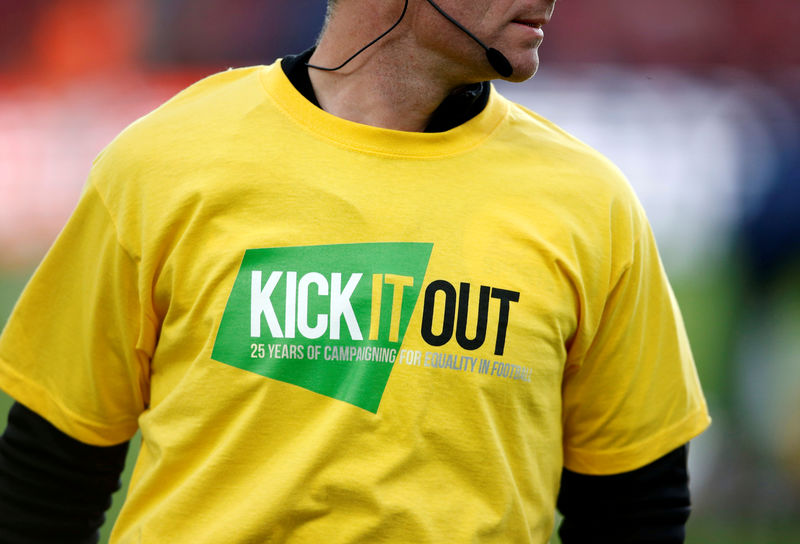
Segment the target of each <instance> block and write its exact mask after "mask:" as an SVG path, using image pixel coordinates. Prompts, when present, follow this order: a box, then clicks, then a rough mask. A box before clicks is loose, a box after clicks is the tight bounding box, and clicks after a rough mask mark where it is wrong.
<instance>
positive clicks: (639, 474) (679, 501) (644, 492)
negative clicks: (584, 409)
mask: <svg viewBox="0 0 800 544" xmlns="http://www.w3.org/2000/svg"><path fill="white" fill-rule="evenodd" d="M687 452H688V447H687V446H681V447H680V448H678V449H676V450H674V451H672V452H670V453H668V454H667V455H665V456H664V457H661V458H660V459H657V460H656V461H654V462H652V463H650V464H649V465H646V466H644V467H642V468H640V469H637V470H633V471H631V472H625V473H623V474H614V475H609V476H588V475H585V474H578V473H575V472H572V471H570V470H567V469H564V470H563V472H562V475H561V491H560V493H559V497H558V509H559V511H560V512H561V513H562V515H563V516H564V520H563V521H562V523H561V525H560V527H559V530H558V534H559V536H560V537H561V542H562V543H563V544H578V543H585V542H591V543H592V544H605V543H614V544H633V543H636V544H679V543H681V542H683V541H684V538H685V524H686V521H687V520H688V519H689V513H690V510H691V501H690V497H689V475H688V471H687Z"/></svg>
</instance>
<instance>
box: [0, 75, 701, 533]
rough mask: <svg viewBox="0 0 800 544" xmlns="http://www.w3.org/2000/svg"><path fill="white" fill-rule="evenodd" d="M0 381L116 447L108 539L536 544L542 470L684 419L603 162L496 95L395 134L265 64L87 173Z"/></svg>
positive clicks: (688, 399) (671, 326)
mask: <svg viewBox="0 0 800 544" xmlns="http://www.w3.org/2000/svg"><path fill="white" fill-rule="evenodd" d="M0 386H1V387H2V388H3V389H4V390H6V391H7V392H8V393H9V394H11V395H12V396H13V397H15V398H16V399H18V400H19V401H20V402H22V403H23V404H26V405H27V406H29V407H30V408H31V409H33V410H35V411H36V412H38V413H40V414H41V415H43V416H44V417H46V418H47V419H48V420H50V421H51V422H52V423H53V424H54V425H56V426H57V427H58V428H60V429H61V430H63V431H64V432H66V433H68V434H70V435H71V436H73V437H75V438H77V439H79V440H82V441H84V442H87V443H90V444H98V445H110V444H114V443H118V442H122V441H124V440H127V439H128V438H130V437H131V435H132V434H133V433H134V432H135V431H136V429H137V428H139V429H141V431H142V438H143V442H142V448H141V453H140V455H139V459H138V461H137V464H136V469H135V472H134V476H133V479H132V482H131V487H130V492H129V496H128V498H127V500H126V503H125V506H124V507H123V510H122V512H121V514H120V517H119V519H118V522H117V525H116V527H115V530H114V533H113V536H112V542H117V543H120V544H123V543H124V544H128V543H155V542H192V543H194V544H201V543H206V542H207V543H215V544H216V543H219V542H226V543H234V542H236V543H245V542H246V543H256V542H258V543H261V542H275V543H278V542H289V543H317V542H326V543H333V544H336V543H355V542H370V543H374V542H414V543H424V542H431V543H441V542H504V543H508V542H515V543H516V542H533V543H543V542H546V541H547V539H548V537H549V535H550V533H551V530H552V526H553V513H554V507H555V498H556V495H557V492H558V483H559V476H560V473H561V469H562V466H567V467H568V468H570V469H572V470H574V471H578V472H584V473H589V474H608V473H616V472H622V471H627V470H632V469H634V468H638V467H640V466H643V465H645V464H647V463H648V462H651V461H653V460H655V459H656V458H658V457H660V456H662V455H664V454H665V453H667V452H669V451H670V450H672V449H674V448H676V447H678V446H680V445H682V444H684V443H685V442H687V441H688V440H689V439H691V438H692V437H694V436H695V435H697V434H698V433H700V432H701V431H702V430H703V429H704V428H705V427H706V426H707V424H708V422H709V419H708V415H707V410H706V406H705V402H704V400H703V396H702V393H701V390H700V387H699V385H698V381H697V376H696V373H695V369H694V363H693V361H692V357H691V354H690V351H689V346H688V343H687V340H686V336H685V332H684V327H683V324H682V322H681V318H680V314H679V312H678V309H677V306H676V304H675V300H674V297H673V295H672V293H671V291H670V288H669V285H668V283H667V279H666V277H665V275H664V271H663V269H662V266H661V263H660V260H659V257H658V253H657V250H656V246H655V242H654V241H653V237H652V234H651V231H650V228H649V226H648V223H647V220H646V218H645V215H644V213H643V211H642V209H641V207H640V205H639V203H638V202H637V200H636V198H635V196H634V195H633V193H632V191H631V189H630V187H629V186H628V184H627V182H626V181H625V180H624V179H623V177H622V175H621V174H620V173H619V172H618V171H617V170H616V169H615V168H614V167H613V166H612V165H611V164H610V163H609V162H608V161H607V160H605V159H604V158H603V157H601V156H600V155H598V154H597V153H596V152H594V151H593V150H591V149H590V148H588V147H587V146H585V145H584V144H582V143H580V142H579V141H577V140H575V139H574V138H572V137H570V136H569V135H567V134H565V133H564V132H562V131H561V130H559V129H558V128H557V127H555V126H553V125H552V124H551V123H549V122H547V121H545V120H544V119H542V118H540V117H538V116H537V115H535V114H534V113H531V112H530V111H527V110H525V109H524V108H522V107H520V106H518V105H515V104H513V103H511V102H509V101H507V100H506V99H504V98H503V97H501V96H500V95H498V94H497V93H496V92H495V91H494V90H492V93H491V97H490V100H489V103H488V105H487V107H486V108H485V110H484V111H483V112H482V113H480V114H479V115H478V116H476V117H475V118H473V119H472V120H470V121H468V122H467V123H465V124H463V125H461V126H459V127H457V128H454V129H452V130H449V131H446V132H442V133H435V134H426V133H409V132H399V131H392V130H385V129H379V128H375V127H370V126H365V125H359V124H356V123H352V122H348V121H345V120H342V119H339V118H336V117H334V116H331V115H329V114H327V113H326V112H324V111H322V110H320V109H318V108H316V107H314V106H313V105H312V104H310V103H308V102H307V101H306V100H305V99H304V98H303V97H302V96H301V95H300V94H299V93H298V92H297V91H296V90H295V89H294V88H293V87H292V85H291V84H290V83H289V81H288V80H287V79H286V77H285V75H284V74H283V72H282V70H281V69H280V67H279V66H278V65H273V66H270V67H257V68H248V69H241V70H232V71H228V72H225V73H222V74H218V75H215V76H212V77H210V78H208V79H206V80H203V81H201V82H199V83H197V84H196V85H194V86H192V87H190V88H189V89H187V90H186V91H184V92H183V93H181V94H179V95H178V96H177V97H175V98H174V99H172V100H171V101H169V102H168V103H167V104H165V105H164V106H162V107H161V108H159V109H157V110H156V111H155V112H153V113H151V114H150V115H148V116H146V117H144V118H143V119H141V120H139V121H138V122H136V123H134V124H133V125H132V126H130V127H129V128H128V129H126V130H125V131H124V132H123V133H122V134H121V135H120V136H119V137H118V138H117V139H116V140H115V141H114V142H113V143H112V144H111V145H110V146H109V147H108V148H107V149H105V150H104V151H103V152H102V153H101V155H100V156H99V157H98V158H97V160H96V161H95V164H94V167H93V169H92V172H91V175H90V179H89V183H88V185H87V187H86V189H85V192H84V194H83V196H82V198H81V200H80V203H79V205H78V207H77V209H76V210H75V213H74V215H73V216H72V218H71V219H70V221H69V223H68V224H67V226H66V227H65V229H64V231H63V232H62V234H61V235H60V237H59V238H58V240H57V242H56V243H55V245H54V247H53V248H52V250H51V251H50V253H49V254H48V256H47V257H46V258H45V260H44V261H43V263H42V264H41V266H40V267H39V269H38V271H37V272H36V274H35V275H34V277H33V279H32V280H31V283H30V285H29V286H28V288H27V289H26V291H25V292H24V294H23V295H22V297H21V300H20V302H19V303H18V305H17V307H16V309H15V311H14V314H13V316H12V318H11V319H10V321H9V323H8V325H7V328H6V330H5V332H4V334H3V336H2V339H0Z"/></svg>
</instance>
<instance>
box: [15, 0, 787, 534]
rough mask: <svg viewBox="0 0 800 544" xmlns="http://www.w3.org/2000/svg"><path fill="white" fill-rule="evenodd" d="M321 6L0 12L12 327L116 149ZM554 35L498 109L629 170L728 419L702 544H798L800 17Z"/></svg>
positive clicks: (635, 12) (635, 16)
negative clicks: (536, 117)
mask: <svg viewBox="0 0 800 544" xmlns="http://www.w3.org/2000/svg"><path fill="white" fill-rule="evenodd" d="M324 4H325V2H324V0H292V1H291V2H289V1H281V0H272V1H265V0H258V1H257V0H191V1H189V0H0V325H2V324H3V323H5V320H6V319H7V317H8V314H9V313H10V311H11V308H12V306H13V304H14V301H15V300H16V297H17V296H18V294H19V292H20V291H21V289H22V288H23V286H24V283H25V281H26V279H27V277H28V276H29V274H30V273H31V272H32V270H33V268H34V267H35V266H36V264H37V263H38V261H39V260H40V259H41V257H42V255H43V254H44V252H45V251H46V250H47V248H48V246H49V245H50V243H51V242H52V241H53V239H54V237H55V236H56V234H57V233H58V231H59V229H60V227H61V225H62V224H63V223H64V221H65V220H66V218H67V216H68V215H69V213H70V212H71V210H72V208H73V207H74V205H75V203H76V201H77V198H78V195H79V193H80V191H81V187H82V186H83V183H84V180H85V178H86V175H87V173H88V171H89V168H90V164H91V161H92V159H93V157H94V156H95V155H96V154H97V153H98V152H99V151H100V149H101V148H102V147H103V146H104V145H105V144H107V143H108V141H110V140H111V139H112V138H113V137H114V135H115V134H117V133H118V132H119V131H120V130H121V129H123V128H124V127H125V126H126V125H127V124H129V123H130V122H132V121H133V120H135V119H136V118H137V117H139V116H141V115H143V114H145V113H147V112H148V111H150V110H151V109H153V108H154V107H156V106H157V105H158V104H160V103H161V102H163V101H165V100H166V99H168V98H169V97H170V96H171V95H173V94H174V93H176V92H177V91H178V90H180V89H181V88H183V87H185V86H186V85H188V84H190V83H191V82H193V81H195V80H197V79H199V78H201V77H204V76H205V75H208V74H211V73H213V72H217V71H220V70H224V69H226V68H228V67H231V66H243V65H249V64H264V63H269V62H271V61H273V60H274V59H275V58H277V57H279V56H281V55H283V54H286V53H296V52H300V51H302V50H303V49H305V48H307V47H309V46H310V45H312V44H313V42H314V40H315V37H316V35H317V34H318V32H319V29H320V28H321V25H322V22H323V15H324ZM546 35H547V37H546V39H545V42H544V45H543V46H542V49H541V57H542V60H543V64H542V67H541V69H540V72H539V74H538V75H537V76H536V77H535V78H534V79H533V80H531V81H530V82H528V83H525V84H522V85H514V86H512V85H506V84H498V87H500V88H501V90H502V92H504V93H505V94H506V95H508V96H510V97H511V98H513V99H514V100H516V101H518V102H520V103H522V104H524V105H526V106H527V107H529V108H530V109H533V110H534V111H537V112H539V113H541V114H542V115H544V116H546V117H548V118H550V119H551V120H553V121H555V122H556V123H558V124H560V125H561V126H562V127H564V128H566V129H567V130H569V131H570V132H572V133H573V134H575V135H576V136H578V137H579V138H581V139H583V140H584V141H586V142H587V143H589V144H591V145H592V146H594V147H596V148H598V149H599V150H600V151H602V152H603V153H605V154H606V155H607V156H609V157H610V158H611V159H612V160H613V161H614V162H616V163H617V164H618V165H619V166H620V167H621V168H622V170H623V171H624V172H625V173H626V174H627V176H628V177H629V179H630V180H631V183H632V184H633V186H634V188H635V189H636V191H637V193H638V194H639V197H640V198H641V200H642V202H643V204H644V206H645V209H646V210H647V212H648V215H649V217H650V220H651V222H652V224H653V227H654V229H655V231H656V236H657V238H658V240H659V243H660V248H661V251H662V256H663V258H664V261H665V265H666V268H667V270H668V273H669V274H670V277H671V279H672V282H673V286H674V288H675V291H676V294H677V296H678V299H679V302H680V304H681V307H682V309H683V312H684V318H685V321H686V325H687V328H688V330H689V335H690V338H691V341H692V345H693V348H694V352H695V357H696V360H697V366H698V371H699V373H700V377H701V380H702V382H703V384H704V387H705V391H706V394H707V397H708V401H709V404H710V408H711V411H712V416H713V418H714V424H713V426H712V428H711V429H710V430H709V431H707V432H706V433H705V434H704V435H703V436H702V437H700V438H699V439H697V440H695V441H694V442H693V443H692V447H691V471H692V472H691V475H692V486H693V494H694V502H695V509H694V513H693V515H692V518H691V520H690V523H689V531H688V533H689V534H688V540H687V541H688V542H691V543H705V544H708V543H745V542H747V543H765V544H781V543H794V544H796V543H797V542H800V422H798V420H797V419H796V417H795V416H796V415H797V414H800V355H799V354H800V334H798V333H800V281H798V279H799V278H800V259H799V258H798V256H799V255H800V2H798V1H797V0H760V1H758V0H703V1H702V2H698V1H697V0H671V1H669V2H665V1H663V0H635V1H634V0H603V1H602V2H588V1H575V0H562V1H561V2H559V3H558V5H557V8H556V12H555V17H554V19H553V21H552V22H551V23H550V24H549V25H548V27H547V28H546ZM9 402H10V400H9V399H8V398H7V397H4V396H2V394H0V420H1V421H0V428H2V427H4V426H5V412H6V407H7V406H8V405H9ZM134 453H135V448H134V449H133V451H132V455H133V454H134ZM132 455H131V457H132ZM129 461H131V459H129ZM129 464H130V463H129ZM123 496H124V490H123V491H121V492H120V493H118V494H117V496H116V497H115V506H114V510H113V511H112V513H111V515H110V518H112V520H113V517H114V515H115V513H114V512H116V509H117V508H119V504H120V503H121V501H122V497H123ZM107 525H108V524H107ZM106 535H107V530H106V531H105V532H104V537H103V538H104V539H105V538H107V536H106Z"/></svg>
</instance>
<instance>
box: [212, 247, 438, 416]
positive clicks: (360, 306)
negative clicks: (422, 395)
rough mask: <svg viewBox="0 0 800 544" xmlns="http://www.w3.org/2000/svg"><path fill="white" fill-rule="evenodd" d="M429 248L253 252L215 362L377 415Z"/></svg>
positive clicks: (226, 315)
mask: <svg viewBox="0 0 800 544" xmlns="http://www.w3.org/2000/svg"><path fill="white" fill-rule="evenodd" d="M432 249H433V245H432V244H424V243H402V242H397V243H369V244H339V245H325V246H303V247H280V248H265V249H248V250H247V251H246V252H245V255H244V258H243V259H242V264H241V267H240V269H239V274H238V275H237V277H236V281H235V283H234V285H233V289H232V290H231V294H230V298H229V299H228V304H227V306H226V308H225V313H224V315H223V316H222V321H221V323H220V327H219V331H218V333H217V338H216V341H215V343H214V349H213V352H212V358H213V359H214V360H215V361H219V362H221V363H225V364H228V365H231V366H235V367H237V368H241V369H243V370H248V371H250V372H255V373H256V374H260V375H262V376H265V377H267V378H272V379H275V380H279V381H282V382H286V383H291V384H294V385H297V386H299V387H303V388H305V389H308V390H310V391H314V392H316V393H319V394H322V395H326V396H328V397H332V398H335V399H338V400H341V401H344V402H348V403H350V404H353V405H355V406H358V407H360V408H363V409H365V410H368V411H370V412H373V413H375V412H377V410H378V406H379V405H380V401H381V397H382V396H383V391H384V389H385V388H386V383H387V381H388V380H389V375H390V374H391V371H392V367H393V365H394V359H395V358H396V355H397V350H399V348H400V345H401V344H402V342H403V337H404V336H405V332H406V329H407V328H408V323H409V321H410V319H411V314H412V313H413V311H414V307H415V305H416V303H417V299H418V298H419V294H420V291H421V288H422V282H423V279H424V277H425V271H426V269H427V267H428V260H429V259H430V255H431V251H432Z"/></svg>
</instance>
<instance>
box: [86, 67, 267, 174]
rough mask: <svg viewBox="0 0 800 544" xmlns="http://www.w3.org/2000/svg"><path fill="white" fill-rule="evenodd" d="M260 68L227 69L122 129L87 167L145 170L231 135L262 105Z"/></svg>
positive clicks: (203, 80) (187, 89)
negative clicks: (154, 163) (255, 106)
mask: <svg viewBox="0 0 800 544" xmlns="http://www.w3.org/2000/svg"><path fill="white" fill-rule="evenodd" d="M262 68H263V67H249V68H239V69H230V70H227V71H224V72H220V73H217V74H214V75H211V76H209V77H206V78H204V79H202V80H200V81H198V82H196V83H194V84H192V85H191V86H189V87H187V88H186V89H184V90H183V91H181V92H179V93H178V94H176V95H175V96H173V97H172V98H170V99H169V100H167V101H166V102H164V103H163V104H162V105H161V106H159V107H158V108H156V109H155V110H153V111H152V112H150V113H148V114H147V115H145V116H143V117H141V118H139V119H137V120H136V121H134V122H133V123H131V124H130V125H129V126H128V127H126V128H125V129H124V130H123V131H122V132H121V133H120V134H119V135H118V136H117V137H116V138H114V140H112V142H111V143H110V144H109V145H108V146H107V147H106V148H105V149H103V150H102V151H101V152H100V154H99V155H98V157H97V158H96V159H95V161H94V164H93V166H94V167H95V168H100V169H103V170H106V171H108V170H114V169H118V168H123V169H125V170H128V171H130V169H131V168H133V169H136V168H147V167H148V165H150V164H152V163H153V162H164V161H165V160H168V159H169V158H174V157H175V156H176V154H177V155H180V154H184V153H186V152H189V151H191V150H197V146H198V144H199V145H202V144H203V142H205V141H207V140H209V139H210V138H218V137H219V136H220V135H222V134H223V133H226V132H230V131H231V130H234V128H233V127H235V125H236V122H237V120H240V119H241V118H242V117H243V115H245V112H247V111H248V110H249V109H252V105H253V104H254V103H258V102H259V101H261V100H263V91H262V88H261V86H260V79H259V72H260V70H261V69H262Z"/></svg>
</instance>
